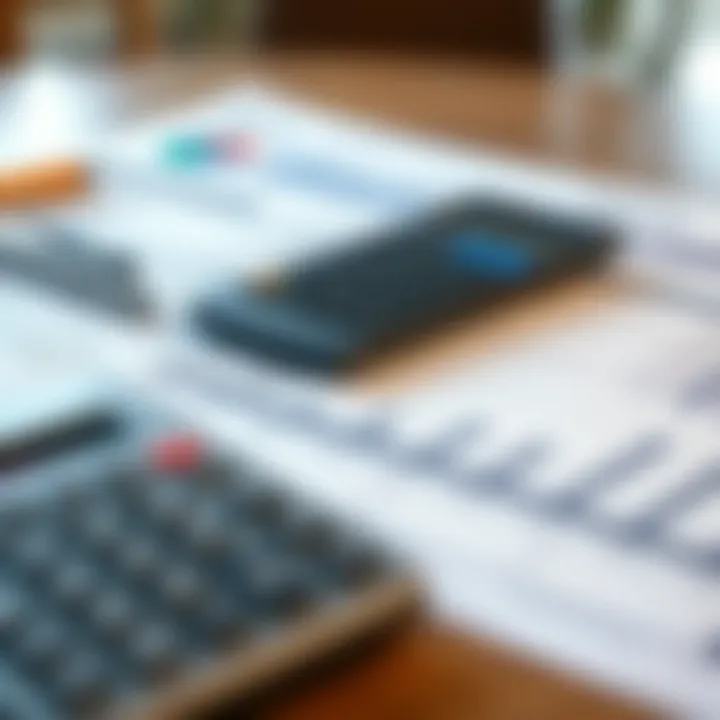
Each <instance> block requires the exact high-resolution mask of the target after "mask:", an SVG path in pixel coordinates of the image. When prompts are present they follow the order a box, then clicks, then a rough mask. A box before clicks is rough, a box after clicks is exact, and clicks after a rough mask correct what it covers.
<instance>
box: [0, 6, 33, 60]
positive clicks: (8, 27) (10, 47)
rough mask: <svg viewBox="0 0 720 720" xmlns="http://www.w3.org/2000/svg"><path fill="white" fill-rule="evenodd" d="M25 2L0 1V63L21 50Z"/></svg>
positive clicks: (10, 58)
mask: <svg viewBox="0 0 720 720" xmlns="http://www.w3.org/2000/svg"><path fill="white" fill-rule="evenodd" d="M26 2H27V0H0V62H4V61H7V60H13V59H14V58H16V57H18V56H19V55H20V54H21V52H22V50H23V44H24V43H23V18H24V13H25V9H26Z"/></svg>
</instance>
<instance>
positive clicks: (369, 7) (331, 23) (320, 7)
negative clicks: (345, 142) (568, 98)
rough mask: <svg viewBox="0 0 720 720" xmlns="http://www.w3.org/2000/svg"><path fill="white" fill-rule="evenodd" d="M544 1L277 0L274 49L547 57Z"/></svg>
mask: <svg viewBox="0 0 720 720" xmlns="http://www.w3.org/2000/svg"><path fill="white" fill-rule="evenodd" d="M544 4H545V3H544V2H543V0H275V2H274V3H270V4H269V5H270V9H269V18H268V35H269V42H270V45H271V46H274V47H277V46H280V47H297V46H302V47H351V48H353V47H358V48H368V47H370V48H377V49H382V50H385V49H393V50H394V49H398V50H410V51H420V52H443V53H447V52H451V53H458V54H471V55H476V56H478V55H484V56H490V57H492V56H496V57H501V58H513V59H517V60H520V61H527V62H532V63H537V62H541V61H542V58H543V45H544V43H543V35H544V33H543V7H544Z"/></svg>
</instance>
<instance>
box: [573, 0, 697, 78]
mask: <svg viewBox="0 0 720 720" xmlns="http://www.w3.org/2000/svg"><path fill="white" fill-rule="evenodd" d="M574 1H575V2H577V3H579V4H580V12H579V17H578V23H579V27H578V30H579V33H580V36H581V37H580V42H581V45H582V46H583V47H584V49H585V52H586V53H589V55H590V56H592V57H596V58H604V59H605V60H606V61H607V60H613V59H614V61H615V64H616V65H619V66H622V67H623V68H624V73H625V74H626V75H627V76H630V77H632V78H634V79H635V80H637V81H639V82H641V83H644V84H654V83H661V82H663V81H664V80H665V79H666V78H667V77H668V75H669V74H670V73H671V72H672V70H673V68H674V66H675V63H676V60H677V57H678V54H679V52H680V50H681V49H682V47H683V43H684V41H685V38H686V30H687V28H688V24H689V20H690V19H691V17H692V16H693V13H694V11H695V9H696V3H695V0H574Z"/></svg>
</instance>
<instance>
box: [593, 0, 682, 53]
mask: <svg viewBox="0 0 720 720" xmlns="http://www.w3.org/2000/svg"><path fill="white" fill-rule="evenodd" d="M673 1H675V0H673ZM680 1H682V0H680ZM625 9H626V3H625V0H586V1H585V2H584V3H583V8H582V14H581V20H580V22H581V32H582V35H583V41H584V43H585V45H586V47H587V48H588V49H589V50H590V51H592V52H605V51H607V50H608V49H609V48H610V47H612V45H613V44H614V43H615V42H617V39H618V35H619V33H620V30H621V28H622V23H623V15H624V12H623V11H624V10H625Z"/></svg>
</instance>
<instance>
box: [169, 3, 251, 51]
mask: <svg viewBox="0 0 720 720" xmlns="http://www.w3.org/2000/svg"><path fill="white" fill-rule="evenodd" d="M259 4H260V2H259V0H165V18H166V27H167V32H168V36H169V38H168V39H169V40H170V43H171V44H173V45H175V46H179V47H207V46H212V45H221V46H224V47H233V48H235V49H240V50H242V49H247V48H248V47H249V46H250V45H251V44H252V43H253V42H254V40H255V37H254V34H255V32H256V30H257V28H256V23H257V15H256V13H257V10H258V6H259Z"/></svg>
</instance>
